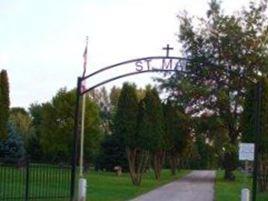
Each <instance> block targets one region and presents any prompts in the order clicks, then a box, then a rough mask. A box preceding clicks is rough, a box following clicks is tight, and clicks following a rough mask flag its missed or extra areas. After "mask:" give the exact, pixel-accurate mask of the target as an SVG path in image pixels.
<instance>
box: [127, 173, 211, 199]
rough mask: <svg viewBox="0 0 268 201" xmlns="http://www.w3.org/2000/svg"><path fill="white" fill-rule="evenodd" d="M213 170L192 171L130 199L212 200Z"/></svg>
mask: <svg viewBox="0 0 268 201" xmlns="http://www.w3.org/2000/svg"><path fill="white" fill-rule="evenodd" d="M214 183H215V171H207V170H201V171H192V172H191V173H190V174H188V175H186V176H185V177H183V178H182V179H180V180H178V181H174V182H171V183H169V184H166V185H164V186H162V187H159V188H157V189H155V190H153V191H150V192H148V193H146V194H143V195H141V196H139V197H137V198H135V199H133V200H131V201H213V200H214Z"/></svg>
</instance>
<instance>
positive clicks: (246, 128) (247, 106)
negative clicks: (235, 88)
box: [241, 86, 256, 143]
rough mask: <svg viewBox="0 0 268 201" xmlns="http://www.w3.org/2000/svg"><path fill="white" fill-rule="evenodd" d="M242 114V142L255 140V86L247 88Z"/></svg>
mask: <svg viewBox="0 0 268 201" xmlns="http://www.w3.org/2000/svg"><path fill="white" fill-rule="evenodd" d="M243 108H244V111H243V115H242V121H241V124H242V126H241V127H242V142H248V143H253V142H255V132H256V129H255V127H254V125H255V118H254V116H255V111H256V91H255V86H251V87H250V88H249V89H248V90H247V94H246V97H245V103H244V107H243Z"/></svg>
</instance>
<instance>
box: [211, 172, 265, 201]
mask: <svg viewBox="0 0 268 201" xmlns="http://www.w3.org/2000/svg"><path fill="white" fill-rule="evenodd" d="M223 175H224V171H217V177H216V186H215V197H216V199H215V201H241V196H240V195H241V189H242V188H249V189H250V190H251V187H252V177H251V176H248V175H246V174H243V173H241V172H238V171H236V172H235V175H236V180H235V181H234V182H227V181H225V180H224V179H223ZM267 200H268V193H257V201H267Z"/></svg>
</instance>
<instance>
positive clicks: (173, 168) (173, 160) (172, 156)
mask: <svg viewBox="0 0 268 201" xmlns="http://www.w3.org/2000/svg"><path fill="white" fill-rule="evenodd" d="M177 159H178V158H177V156H176V154H173V153H170V156H169V165H170V171H171V174H172V175H176V171H177V165H178V160H177Z"/></svg>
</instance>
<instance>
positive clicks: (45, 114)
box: [36, 89, 101, 162]
mask: <svg viewBox="0 0 268 201" xmlns="http://www.w3.org/2000/svg"><path fill="white" fill-rule="evenodd" d="M75 100H76V97H75V91H74V90H72V91H66V90H65V89H61V90H59V92H58V93H57V94H56V96H54V97H53V99H52V101H51V102H49V103H46V104H43V105H42V112H41V124H40V144H41V147H42V150H43V153H44V155H45V159H46V160H48V161H55V162H69V161H70V160H71V153H72V143H73V126H74V107H75ZM36 120H38V119H36ZM99 124H100V118H99V110H98V108H97V106H96V105H95V104H94V103H93V102H92V101H91V100H90V99H89V98H88V97H87V98H86V115H85V142H84V143H85V150H84V152H85V153H84V156H85V161H86V162H93V161H92V160H93V158H94V157H95V155H96V153H97V150H98V147H99V143H100V140H101V135H100V130H99Z"/></svg>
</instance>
